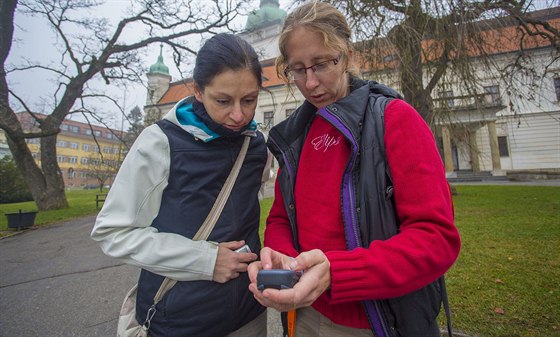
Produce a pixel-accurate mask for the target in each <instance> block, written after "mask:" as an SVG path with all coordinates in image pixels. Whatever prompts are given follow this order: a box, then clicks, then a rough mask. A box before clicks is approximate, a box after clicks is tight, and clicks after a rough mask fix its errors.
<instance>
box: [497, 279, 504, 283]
mask: <svg viewBox="0 0 560 337" xmlns="http://www.w3.org/2000/svg"><path fill="white" fill-rule="evenodd" d="M495 282H496V283H497V284H504V281H502V280H500V279H499V278H497V279H496V281H495Z"/></svg>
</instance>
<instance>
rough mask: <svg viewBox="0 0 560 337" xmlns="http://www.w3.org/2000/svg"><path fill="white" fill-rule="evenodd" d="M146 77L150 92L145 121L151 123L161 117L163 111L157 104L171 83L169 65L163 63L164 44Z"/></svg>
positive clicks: (145, 110)
mask: <svg viewBox="0 0 560 337" xmlns="http://www.w3.org/2000/svg"><path fill="white" fill-rule="evenodd" d="M146 77H148V92H147V95H146V105H145V107H144V123H145V124H146V125H149V124H152V123H153V122H155V121H158V120H160V119H161V117H162V116H161V115H162V112H161V111H160V109H159V108H158V107H157V104H158V102H159V100H160V99H161V97H163V95H164V94H165V92H166V91H167V89H169V83H171V75H169V67H168V66H166V65H165V63H163V45H160V49H159V57H158V59H157V62H156V63H154V64H152V65H151V66H150V71H149V72H148V73H147V74H146Z"/></svg>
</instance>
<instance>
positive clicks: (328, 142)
mask: <svg viewBox="0 0 560 337" xmlns="http://www.w3.org/2000/svg"><path fill="white" fill-rule="evenodd" d="M340 139H341V136H338V137H334V136H331V135H329V134H328V133H325V134H324V135H322V136H319V137H315V138H313V140H311V145H313V148H314V149H315V150H316V151H321V150H323V152H327V150H328V149H329V148H330V147H332V146H336V145H338V144H339V143H340Z"/></svg>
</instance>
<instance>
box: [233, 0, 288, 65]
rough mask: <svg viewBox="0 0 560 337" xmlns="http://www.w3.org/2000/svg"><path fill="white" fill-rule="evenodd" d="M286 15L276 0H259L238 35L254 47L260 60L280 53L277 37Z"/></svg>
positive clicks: (274, 56)
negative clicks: (258, 3)
mask: <svg viewBox="0 0 560 337" xmlns="http://www.w3.org/2000/svg"><path fill="white" fill-rule="evenodd" d="M286 16H287V13H286V11H284V10H283V9H280V3H279V1H278V0H261V2H260V6H259V9H257V10H256V11H253V12H252V13H251V14H250V15H249V17H248V18H247V23H246V25H245V31H244V32H243V33H241V34H240V36H241V38H243V39H244V40H246V41H247V42H249V44H250V45H251V46H253V48H255V50H256V51H257V54H258V55H259V59H260V60H261V61H263V60H268V59H272V58H276V57H277V56H278V55H279V54H280V51H279V49H278V38H279V37H280V32H281V31H282V26H283V25H284V20H286Z"/></svg>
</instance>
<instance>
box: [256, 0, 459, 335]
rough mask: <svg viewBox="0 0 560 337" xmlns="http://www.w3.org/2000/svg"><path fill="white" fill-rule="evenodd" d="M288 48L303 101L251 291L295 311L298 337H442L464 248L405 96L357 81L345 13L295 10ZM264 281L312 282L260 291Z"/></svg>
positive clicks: (287, 126) (289, 126)
mask: <svg viewBox="0 0 560 337" xmlns="http://www.w3.org/2000/svg"><path fill="white" fill-rule="evenodd" d="M279 41H280V42H279V43H280V56H279V57H278V58H277V60H276V70H277V72H278V74H279V75H280V76H282V77H283V78H284V79H285V80H286V81H287V82H289V83H290V84H295V86H296V87H297V89H298V90H299V91H300V92H301V94H302V95H303V96H304V97H305V101H304V102H303V103H302V105H301V106H300V107H299V108H298V109H296V111H294V113H293V114H292V115H291V116H290V118H288V119H287V120H285V121H284V122H282V123H280V124H278V125H276V126H274V127H273V128H272V129H271V130H270V132H269V134H268V142H267V144H268V146H269V148H270V150H271V151H272V153H273V154H274V155H275V156H276V158H277V159H278V162H279V167H280V169H279V173H278V175H277V179H276V187H275V197H274V203H273V205H272V208H271V210H270V214H269V216H268V219H267V224H266V231H265V235H264V245H265V246H266V247H265V248H263V249H262V250H261V254H260V259H261V261H256V262H253V263H251V265H250V266H249V276H250V278H251V280H252V283H251V285H250V289H251V291H252V292H253V293H254V294H255V297H256V298H257V299H258V301H259V302H260V303H261V304H263V305H265V306H267V307H272V308H275V309H277V310H279V311H292V310H294V309H297V310H296V319H295V334H296V336H298V337H302V336H364V337H365V336H370V337H371V336H376V337H397V336H401V337H434V336H439V328H438V325H437V319H436V318H437V315H438V313H439V310H440V303H441V298H442V290H441V289H442V288H441V287H440V285H441V283H440V282H439V281H438V279H440V277H441V276H442V275H443V274H444V273H445V272H446V271H447V270H448V269H449V268H450V267H451V265H452V264H453V263H454V261H455V259H456V258H457V256H458V254H459V250H460V246H461V242H460V237H459V233H458V231H457V228H456V227H455V224H454V221H453V207H452V201H451V194H450V190H449V187H448V184H447V181H446V179H445V171H444V168H443V164H442V161H441V157H440V156H439V153H438V150H437V147H436V143H435V140H434V137H433V135H432V132H431V131H430V128H429V127H428V125H426V123H425V122H424V120H423V119H422V117H421V116H420V115H419V114H418V113H417V112H416V111H415V110H414V108H413V107H411V106H410V105H408V104H407V103H406V102H405V101H404V100H402V99H401V97H400V95H399V94H398V93H397V92H396V91H394V90H392V89H390V88H388V87H386V86H384V85H382V84H379V83H377V82H375V81H364V80H361V79H359V78H358V77H356V76H354V75H353V71H352V55H353V50H352V47H353V45H352V39H351V30H350V27H349V26H348V24H347V22H346V19H345V18H344V15H342V13H340V11H338V10H337V9H336V8H335V7H333V6H331V5H328V4H326V3H322V2H310V3H306V4H305V5H302V6H300V7H298V8H296V9H295V10H294V11H293V12H292V13H290V14H289V15H288V17H287V18H286V21H285V23H284V28H283V29H282V33H281V35H280V40H279ZM260 269H292V270H296V271H297V270H304V273H303V275H302V276H301V278H300V280H299V282H297V283H296V284H295V286H294V287H293V289H284V290H276V289H264V291H261V290H262V287H259V285H258V284H257V275H258V271H259V270H260ZM259 288H260V289H259ZM291 317H293V315H288V318H289V319H290V318H291ZM288 326H291V325H290V324H288Z"/></svg>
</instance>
